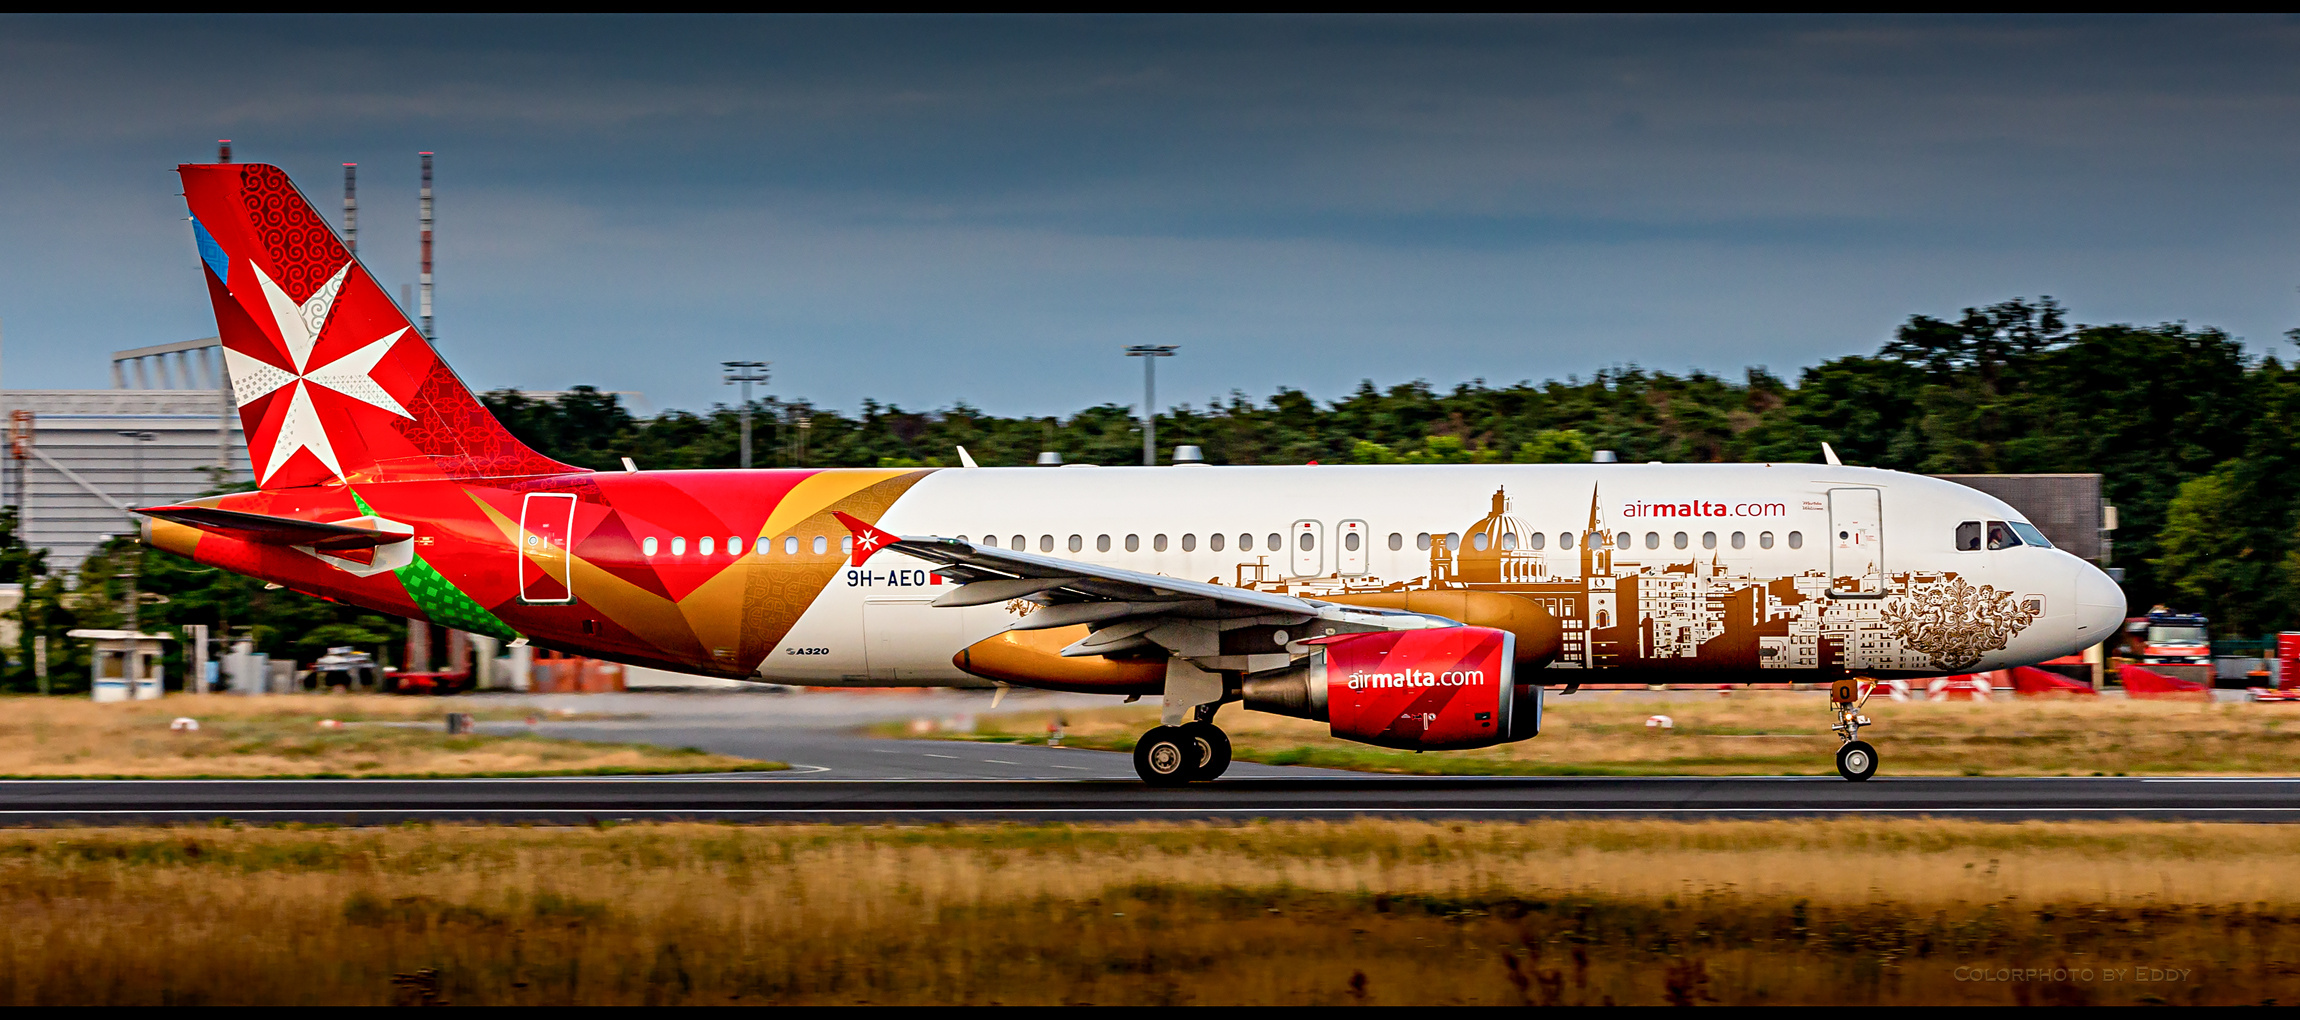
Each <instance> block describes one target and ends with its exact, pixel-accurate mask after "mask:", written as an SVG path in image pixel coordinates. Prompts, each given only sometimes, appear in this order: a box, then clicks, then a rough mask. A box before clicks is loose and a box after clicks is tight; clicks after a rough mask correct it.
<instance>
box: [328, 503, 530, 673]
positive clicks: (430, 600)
mask: <svg viewBox="0 0 2300 1020" xmlns="http://www.w3.org/2000/svg"><path fill="white" fill-rule="evenodd" d="M351 500H352V502H354V503H357V504H359V512H361V513H363V514H367V515H368V516H370V517H373V516H376V513H375V508H374V507H371V506H368V505H367V500H364V499H361V498H360V497H359V493H358V492H356V491H355V492H353V493H352V494H351ZM392 576H394V577H397V578H399V583H400V586H401V587H403V588H406V589H407V597H408V599H409V600H411V601H413V602H414V603H415V605H416V608H419V609H421V610H423V615H425V616H427V617H430V618H431V622H433V623H436V624H439V625H440V626H442V627H452V628H454V629H456V630H461V631H469V632H470V633H473V634H485V635H487V636H488V637H493V638H501V639H503V640H505V641H516V640H518V639H519V632H518V631H516V630H512V629H511V625H510V624H508V623H505V622H503V621H502V619H500V618H498V617H497V616H496V615H495V614H494V613H491V612H488V610H487V607H486V606H483V605H480V604H479V600H477V599H474V598H472V597H471V596H469V595H466V594H464V593H463V589H461V588H458V587H456V586H455V582H453V581H450V580H448V579H447V577H446V575H444V574H441V573H440V572H439V570H438V568H436V567H433V566H432V565H431V564H430V563H428V562H426V561H425V560H424V558H423V556H422V554H420V553H418V554H416V557H415V562H413V563H410V564H408V565H407V566H404V567H401V568H399V569H398V570H394V571H392Z"/></svg>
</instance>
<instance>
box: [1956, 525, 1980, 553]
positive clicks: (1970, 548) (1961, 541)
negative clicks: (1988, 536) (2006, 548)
mask: <svg viewBox="0 0 2300 1020" xmlns="http://www.w3.org/2000/svg"><path fill="white" fill-rule="evenodd" d="M1957 551H1958V552H1979V551H1981V522H1979V521H1966V522H1964V523H1963V524H1959V525H1957Z"/></svg>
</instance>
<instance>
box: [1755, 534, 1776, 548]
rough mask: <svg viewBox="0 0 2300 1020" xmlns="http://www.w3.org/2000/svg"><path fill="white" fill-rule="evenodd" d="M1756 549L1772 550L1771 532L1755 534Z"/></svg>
mask: <svg viewBox="0 0 2300 1020" xmlns="http://www.w3.org/2000/svg"><path fill="white" fill-rule="evenodd" d="M1757 548H1759V549H1771V548H1773V533H1772V532H1770V531H1760V532H1758V533H1757Z"/></svg>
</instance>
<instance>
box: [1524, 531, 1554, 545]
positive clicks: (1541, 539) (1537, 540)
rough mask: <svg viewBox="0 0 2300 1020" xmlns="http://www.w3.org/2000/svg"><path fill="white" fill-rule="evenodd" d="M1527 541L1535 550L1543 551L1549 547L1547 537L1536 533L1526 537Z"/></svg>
mask: <svg viewBox="0 0 2300 1020" xmlns="http://www.w3.org/2000/svg"><path fill="white" fill-rule="evenodd" d="M1527 541H1529V542H1531V543H1532V544H1533V548H1535V549H1544V548H1547V547H1548V546H1549V536H1548V535H1545V534H1542V533H1541V532H1538V531H1536V532H1534V533H1533V534H1532V535H1529V536H1527Z"/></svg>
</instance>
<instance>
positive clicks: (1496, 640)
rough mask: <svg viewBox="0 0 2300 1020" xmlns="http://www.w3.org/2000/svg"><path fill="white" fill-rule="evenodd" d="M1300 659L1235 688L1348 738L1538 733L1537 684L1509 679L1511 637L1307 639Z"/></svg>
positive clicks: (1452, 633) (1400, 633)
mask: <svg viewBox="0 0 2300 1020" xmlns="http://www.w3.org/2000/svg"><path fill="white" fill-rule="evenodd" d="M1309 644H1311V645H1312V646H1313V648H1312V651H1311V653H1310V658H1309V661H1308V662H1306V663H1304V664H1303V665H1301V666H1298V667H1295V668H1293V669H1290V670H1287V671H1285V672H1283V673H1280V674H1276V675H1271V676H1257V677H1249V678H1247V679H1246V681H1245V682H1244V683H1243V684H1242V685H1241V687H1240V694H1241V696H1242V698H1243V700H1244V703H1245V705H1246V707H1247V708H1249V709H1254V710H1256V711H1262V712H1274V713H1277V714H1279V715H1291V716H1296V717H1298V718H1305V719H1323V720H1325V721H1326V722H1327V723H1328V725H1329V726H1330V727H1331V728H1332V731H1333V734H1334V735H1335V736H1337V737H1342V738H1345V739H1348V740H1357V741H1362V742H1365V743H1368V744H1378V745H1380V746H1383V747H1397V748H1405V749H1409V750H1442V749H1447V748H1469V747H1488V746H1491V745H1494V744H1499V743H1502V742H1504V741H1510V740H1523V739H1525V738H1527V737H1530V736H1533V735H1534V734H1536V733H1539V732H1540V731H1541V686H1540V685H1539V684H1520V683H1518V682H1517V677H1516V666H1517V662H1516V660H1517V649H1516V647H1515V646H1516V638H1515V637H1514V636H1513V635H1511V634H1510V633H1509V632H1508V631H1503V630H1495V629H1493V628H1490V627H1441V628H1436V629H1432V630H1397V631H1382V632H1377V633H1371V634H1342V635H1337V636H1335V637H1326V638H1314V639H1312V640H1311V641H1310V642H1309Z"/></svg>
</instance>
